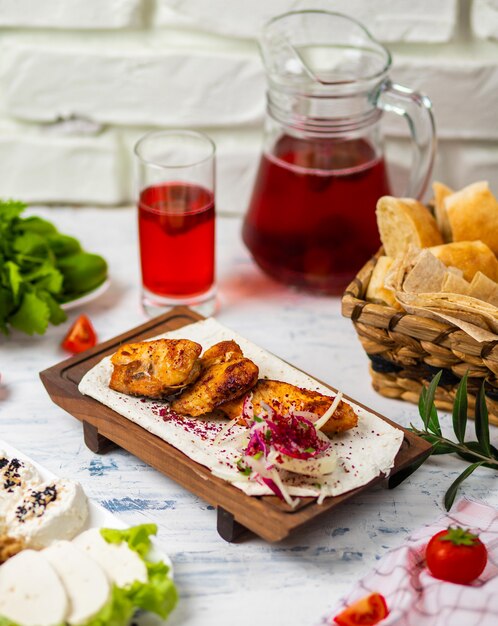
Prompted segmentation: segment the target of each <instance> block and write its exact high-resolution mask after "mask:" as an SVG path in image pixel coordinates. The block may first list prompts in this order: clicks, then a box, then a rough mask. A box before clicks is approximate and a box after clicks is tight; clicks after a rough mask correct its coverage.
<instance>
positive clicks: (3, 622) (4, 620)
mask: <svg viewBox="0 0 498 626" xmlns="http://www.w3.org/2000/svg"><path fill="white" fill-rule="evenodd" d="M0 626H19V624H17V623H16V622H13V621H12V620H11V619H9V618H8V617H3V615H0Z"/></svg>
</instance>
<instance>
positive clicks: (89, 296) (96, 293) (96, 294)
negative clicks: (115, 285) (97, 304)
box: [61, 278, 111, 311]
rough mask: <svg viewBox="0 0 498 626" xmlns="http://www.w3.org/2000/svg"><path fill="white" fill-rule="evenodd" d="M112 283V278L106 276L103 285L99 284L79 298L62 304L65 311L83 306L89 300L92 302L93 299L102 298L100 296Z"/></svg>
mask: <svg viewBox="0 0 498 626" xmlns="http://www.w3.org/2000/svg"><path fill="white" fill-rule="evenodd" d="M110 284H111V279H110V278H106V279H105V281H104V282H103V283H102V284H101V285H99V286H98V287H97V288H96V289H94V290H93V291H90V292H89V293H86V294H85V295H84V296H80V297H79V298H76V299H75V300H70V301H69V302H64V304H61V308H62V309H64V311H71V310H72V309H77V308H78V307H80V306H83V305H84V304H88V303H89V302H92V301H93V300H96V299H97V298H100V296H101V295H102V294H104V293H105V292H106V291H107V290H108V289H109V286H110Z"/></svg>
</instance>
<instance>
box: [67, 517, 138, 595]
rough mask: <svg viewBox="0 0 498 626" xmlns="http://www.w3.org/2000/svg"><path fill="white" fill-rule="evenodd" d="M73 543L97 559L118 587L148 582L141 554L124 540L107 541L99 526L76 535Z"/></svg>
mask: <svg viewBox="0 0 498 626" xmlns="http://www.w3.org/2000/svg"><path fill="white" fill-rule="evenodd" d="M73 543H74V545H75V546H76V547H77V548H79V549H80V550H83V551H84V552H86V553H87V554H88V555H89V556H90V557H91V558H92V559H94V560H95V561H97V563H98V564H99V565H100V567H101V568H102V569H103V570H104V572H105V573H106V574H107V577H108V578H109V580H110V581H111V582H113V583H115V584H116V585H117V586H118V587H128V586H129V585H131V584H133V583H134V582H135V581H139V582H142V583H146V582H147V580H148V575H147V568H146V567H145V563H144V562H143V561H142V559H141V558H140V557H139V555H138V554H137V553H136V552H134V551H133V550H131V548H129V547H128V545H127V544H126V543H124V542H123V543H119V544H117V543H107V541H106V540H105V539H104V538H103V537H102V535H101V534H100V531H99V529H98V528H91V529H90V530H86V531H85V532H84V533H81V535H78V536H77V537H75V538H74V539H73Z"/></svg>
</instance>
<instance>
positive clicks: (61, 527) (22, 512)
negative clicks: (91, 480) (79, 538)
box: [6, 478, 88, 549]
mask: <svg viewBox="0 0 498 626" xmlns="http://www.w3.org/2000/svg"><path fill="white" fill-rule="evenodd" d="M87 517H88V503H87V499H86V496H85V493H84V491H83V489H82V488H81V485H80V484H79V483H77V482H75V481H73V480H66V479H62V478H58V479H54V480H50V481H47V482H44V483H41V484H39V485H37V486H36V487H35V488H34V489H29V490H28V491H26V492H24V495H23V497H22V498H21V499H20V500H19V501H18V502H17V503H16V506H15V507H14V508H12V509H10V510H9V511H7V516H6V522H7V527H8V531H9V535H11V536H13V537H20V538H21V539H24V541H25V542H26V545H27V546H28V547H30V548H35V549H41V548H45V547H47V546H49V545H50V544H51V543H52V542H53V541H57V540H58V539H72V538H73V537H74V536H75V535H76V534H77V533H78V532H80V531H81V529H82V528H83V525H84V524H85V521H86V519H87Z"/></svg>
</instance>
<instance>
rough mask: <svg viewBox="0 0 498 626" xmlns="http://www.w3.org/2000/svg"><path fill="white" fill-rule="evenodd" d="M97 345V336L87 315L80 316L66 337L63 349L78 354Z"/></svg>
mask: <svg viewBox="0 0 498 626" xmlns="http://www.w3.org/2000/svg"><path fill="white" fill-rule="evenodd" d="M96 343H97V335H96V333H95V330H94V328H93V326H92V323H91V322H90V320H89V319H88V317H87V316H86V315H80V316H79V317H78V319H77V320H76V321H75V322H74V324H73V325H72V326H71V328H70V329H69V331H68V333H67V335H66V336H65V337H64V341H63V342H62V347H63V348H64V350H67V351H68V352H72V353H73V354H77V353H78V352H83V350H87V349H88V348H93V346H94V345H95V344H96Z"/></svg>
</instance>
